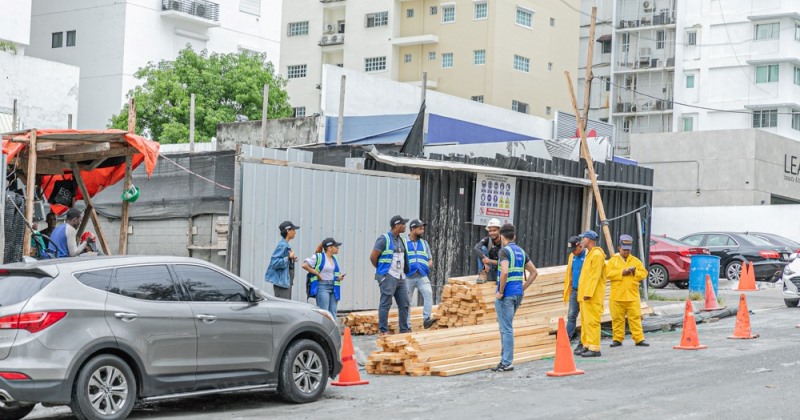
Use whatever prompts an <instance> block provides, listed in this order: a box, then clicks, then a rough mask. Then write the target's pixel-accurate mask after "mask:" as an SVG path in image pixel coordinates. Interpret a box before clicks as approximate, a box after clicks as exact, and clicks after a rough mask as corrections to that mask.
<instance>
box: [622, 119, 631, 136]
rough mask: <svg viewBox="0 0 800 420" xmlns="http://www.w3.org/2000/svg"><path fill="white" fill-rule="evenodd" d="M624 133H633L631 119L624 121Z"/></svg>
mask: <svg viewBox="0 0 800 420" xmlns="http://www.w3.org/2000/svg"><path fill="white" fill-rule="evenodd" d="M622 132H623V133H630V132H631V120H630V119H629V118H626V119H624V120H623V121H622Z"/></svg>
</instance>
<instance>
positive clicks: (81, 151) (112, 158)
mask: <svg viewBox="0 0 800 420" xmlns="http://www.w3.org/2000/svg"><path fill="white" fill-rule="evenodd" d="M158 149H159V144H158V143H156V142H154V141H151V140H148V139H146V138H144V137H141V136H138V135H135V134H132V133H129V132H126V131H122V130H102V131H96V130H37V129H30V130H24V131H16V132H12V133H7V134H3V154H5V155H6V161H7V162H8V165H9V166H10V167H11V168H12V169H11V170H13V171H14V172H15V174H16V176H17V177H19V178H20V179H21V180H23V181H24V182H25V184H26V186H27V187H26V196H25V219H26V220H27V221H28V222H30V221H31V220H32V219H33V205H34V200H35V196H36V194H34V191H42V192H43V195H44V196H45V198H47V199H48V201H49V202H50V203H51V209H52V210H53V212H55V213H56V214H61V213H63V212H65V211H67V208H68V206H70V205H71V204H72V203H73V202H74V201H75V200H78V199H81V200H83V201H84V203H85V204H86V212H85V215H88V216H89V218H91V219H92V223H93V224H94V227H95V231H96V232H97V237H98V240H99V243H100V246H101V249H102V251H103V252H104V253H105V254H107V255H108V254H111V252H110V249H109V247H108V243H107V242H106V238H105V235H104V234H103V232H102V229H101V227H100V223H99V221H98V219H97V212H96V211H95V208H94V205H93V204H92V197H93V196H94V195H95V194H97V193H98V192H100V191H102V190H103V189H104V188H106V187H108V186H109V185H113V184H115V183H117V182H119V181H121V180H123V179H124V182H125V185H124V190H126V191H127V190H128V189H129V188H130V187H131V172H132V171H133V169H134V168H136V167H137V166H139V165H140V164H141V163H142V162H144V164H145V169H146V170H147V173H148V175H150V174H152V172H153V169H155V167H156V163H157V162H158ZM76 187H77V188H76ZM120 200H122V198H120ZM122 206H123V211H122V224H121V226H120V245H119V253H120V254H125V253H126V245H127V232H128V202H127V201H124V200H123V205H122ZM89 218H87V217H84V219H83V221H82V222H81V225H80V227H79V229H78V235H79V236H80V235H81V234H82V233H83V231H84V229H85V228H86V224H87V222H88V219H89ZM30 236H31V231H30V229H26V231H25V235H24V238H23V255H29V251H30V246H31V244H30Z"/></svg>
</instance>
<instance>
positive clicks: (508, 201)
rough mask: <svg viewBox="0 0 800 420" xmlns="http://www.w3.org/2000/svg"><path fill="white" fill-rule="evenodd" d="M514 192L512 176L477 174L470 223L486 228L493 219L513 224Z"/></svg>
mask: <svg viewBox="0 0 800 420" xmlns="http://www.w3.org/2000/svg"><path fill="white" fill-rule="evenodd" d="M516 190H517V178H514V177H513V176H505V175H493V174H478V179H477V185H476V188H475V205H474V206H473V212H472V214H473V216H472V223H474V224H476V225H482V226H486V225H487V224H488V223H489V220H491V219H493V218H496V219H499V220H500V223H514V194H515V193H516Z"/></svg>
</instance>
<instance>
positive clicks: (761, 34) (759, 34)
mask: <svg viewBox="0 0 800 420" xmlns="http://www.w3.org/2000/svg"><path fill="white" fill-rule="evenodd" d="M780 32H781V24H780V23H779V22H775V23H762V24H760V25H756V35H755V38H756V39H778V37H780Z"/></svg>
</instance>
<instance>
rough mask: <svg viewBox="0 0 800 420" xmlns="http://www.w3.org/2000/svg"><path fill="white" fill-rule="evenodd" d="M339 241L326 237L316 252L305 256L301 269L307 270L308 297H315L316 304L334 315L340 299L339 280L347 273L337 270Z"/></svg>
mask: <svg viewBox="0 0 800 420" xmlns="http://www.w3.org/2000/svg"><path fill="white" fill-rule="evenodd" d="M341 245H342V243H341V242H336V239H333V238H326V239H324V240H323V241H322V243H321V244H319V246H317V252H316V253H315V254H314V255H312V256H310V257H308V258H306V259H305V261H304V262H303V269H304V270H306V271H308V297H313V298H316V300H317V306H318V307H320V308H321V309H325V310H326V311H328V312H330V313H331V315H333V316H334V318H335V317H336V307H337V306H338V303H339V299H341V297H342V296H341V282H342V279H343V278H344V276H346V275H347V274H345V273H341V272H340V271H339V260H338V259H337V258H336V254H338V253H339V247H340V246H341Z"/></svg>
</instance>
